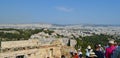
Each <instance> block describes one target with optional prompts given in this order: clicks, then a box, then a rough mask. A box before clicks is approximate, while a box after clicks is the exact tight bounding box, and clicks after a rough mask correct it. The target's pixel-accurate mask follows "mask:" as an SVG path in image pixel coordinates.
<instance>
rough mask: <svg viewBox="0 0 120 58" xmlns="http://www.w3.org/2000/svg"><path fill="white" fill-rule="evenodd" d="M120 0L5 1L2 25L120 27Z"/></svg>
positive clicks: (1, 5) (0, 6)
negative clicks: (108, 25)
mask: <svg viewBox="0 0 120 58" xmlns="http://www.w3.org/2000/svg"><path fill="white" fill-rule="evenodd" d="M119 2H120V1H119V0H114V1H113V0H110V1H104V0H100V1H98V0H86V1H82V0H76V1H73V0H69V1H68V0H40V1H39V0H36V1H33V0H1V1H0V8H1V9H0V24H9V23H12V24H16V23H36V22H37V23H39V22H42V23H52V24H120V23H119V21H120V11H119V10H120V7H119V6H120V4H119Z"/></svg>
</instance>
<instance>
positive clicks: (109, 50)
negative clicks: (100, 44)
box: [105, 40, 116, 58]
mask: <svg viewBox="0 0 120 58" xmlns="http://www.w3.org/2000/svg"><path fill="white" fill-rule="evenodd" d="M108 44H109V47H107V48H106V50H105V57H106V58H111V55H112V53H113V51H114V50H115V49H116V47H115V46H114V40H110V41H109V43H108Z"/></svg>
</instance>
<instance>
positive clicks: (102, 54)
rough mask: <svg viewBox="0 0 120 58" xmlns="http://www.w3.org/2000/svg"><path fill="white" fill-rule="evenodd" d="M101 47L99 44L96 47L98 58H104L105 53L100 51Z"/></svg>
mask: <svg viewBox="0 0 120 58" xmlns="http://www.w3.org/2000/svg"><path fill="white" fill-rule="evenodd" d="M100 48H101V47H100V46H99V44H98V45H95V51H94V52H95V55H97V58H104V53H103V52H102V51H101V50H100Z"/></svg>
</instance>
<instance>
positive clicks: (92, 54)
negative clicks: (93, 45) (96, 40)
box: [89, 52, 97, 57]
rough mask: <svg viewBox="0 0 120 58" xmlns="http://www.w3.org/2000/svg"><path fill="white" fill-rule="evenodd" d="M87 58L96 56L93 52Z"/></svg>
mask: <svg viewBox="0 0 120 58" xmlns="http://www.w3.org/2000/svg"><path fill="white" fill-rule="evenodd" d="M89 57H97V55H95V53H94V52H90V56H89Z"/></svg>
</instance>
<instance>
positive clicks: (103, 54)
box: [70, 40, 120, 58]
mask: <svg viewBox="0 0 120 58" xmlns="http://www.w3.org/2000/svg"><path fill="white" fill-rule="evenodd" d="M85 51H86V53H85V57H83V53H82V52H81V49H78V50H77V51H74V52H73V51H70V54H71V58H120V46H119V44H117V42H115V41H114V40H110V41H109V42H108V45H107V46H104V47H102V46H101V44H95V45H94V49H92V48H91V46H90V45H88V47H87V48H86V49H85Z"/></svg>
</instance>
